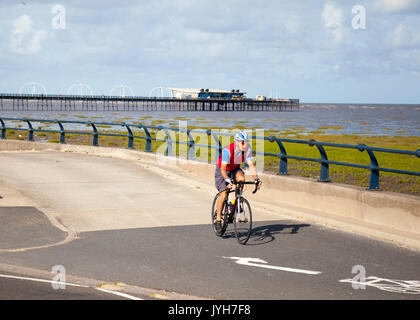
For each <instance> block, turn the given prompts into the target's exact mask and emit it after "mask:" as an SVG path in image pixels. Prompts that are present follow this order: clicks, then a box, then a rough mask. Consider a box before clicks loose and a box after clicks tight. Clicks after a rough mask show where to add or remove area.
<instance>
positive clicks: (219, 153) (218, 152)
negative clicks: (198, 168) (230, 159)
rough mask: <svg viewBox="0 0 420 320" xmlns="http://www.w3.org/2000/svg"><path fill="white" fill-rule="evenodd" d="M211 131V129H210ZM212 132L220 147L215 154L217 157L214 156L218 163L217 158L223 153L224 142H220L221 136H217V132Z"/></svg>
mask: <svg viewBox="0 0 420 320" xmlns="http://www.w3.org/2000/svg"><path fill="white" fill-rule="evenodd" d="M209 131H210V130H209ZM207 134H209V133H207ZM210 134H211V135H212V136H213V138H214V141H216V143H217V146H218V148H217V151H216V155H215V158H214V162H215V163H216V162H217V160H218V159H219V158H220V156H221V155H222V149H223V148H222V144H221V143H220V139H219V137H218V136H217V134H216V133H213V132H210Z"/></svg>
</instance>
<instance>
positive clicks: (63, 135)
mask: <svg viewBox="0 0 420 320" xmlns="http://www.w3.org/2000/svg"><path fill="white" fill-rule="evenodd" d="M55 122H56V123H57V124H58V125H59V126H60V143H63V144H65V143H66V131H65V130H64V127H63V124H62V123H61V122H60V121H59V120H55Z"/></svg>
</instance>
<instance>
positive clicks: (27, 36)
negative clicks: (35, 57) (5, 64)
mask: <svg viewBox="0 0 420 320" xmlns="http://www.w3.org/2000/svg"><path fill="white" fill-rule="evenodd" d="M45 36H46V32H45V31H44V30H36V29H34V28H33V25H32V19H31V18H30V17H29V16H28V15H22V16H20V17H19V18H17V19H16V20H15V21H14V22H13V30H12V33H11V37H10V49H11V50H12V52H14V53H18V54H33V53H36V52H38V51H40V50H41V41H42V40H43V39H44V38H45Z"/></svg>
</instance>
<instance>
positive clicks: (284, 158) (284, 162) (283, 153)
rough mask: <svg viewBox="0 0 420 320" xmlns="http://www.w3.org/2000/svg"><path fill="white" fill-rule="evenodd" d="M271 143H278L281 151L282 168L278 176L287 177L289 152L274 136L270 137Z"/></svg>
mask: <svg viewBox="0 0 420 320" xmlns="http://www.w3.org/2000/svg"><path fill="white" fill-rule="evenodd" d="M269 141H270V142H273V141H276V142H277V145H278V146H279V149H280V156H279V158H280V168H279V172H278V173H277V174H279V175H287V174H288V173H287V152H286V148H285V147H284V145H283V143H282V142H281V141H280V140H279V139H277V138H276V137H274V136H270V137H269Z"/></svg>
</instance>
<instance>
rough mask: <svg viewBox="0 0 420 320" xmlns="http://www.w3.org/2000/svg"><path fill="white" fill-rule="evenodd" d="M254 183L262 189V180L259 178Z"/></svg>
mask: <svg viewBox="0 0 420 320" xmlns="http://www.w3.org/2000/svg"><path fill="white" fill-rule="evenodd" d="M254 182H255V184H256V185H257V186H258V189H260V188H261V185H262V181H261V179H260V178H257V179H255V180H254Z"/></svg>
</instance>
